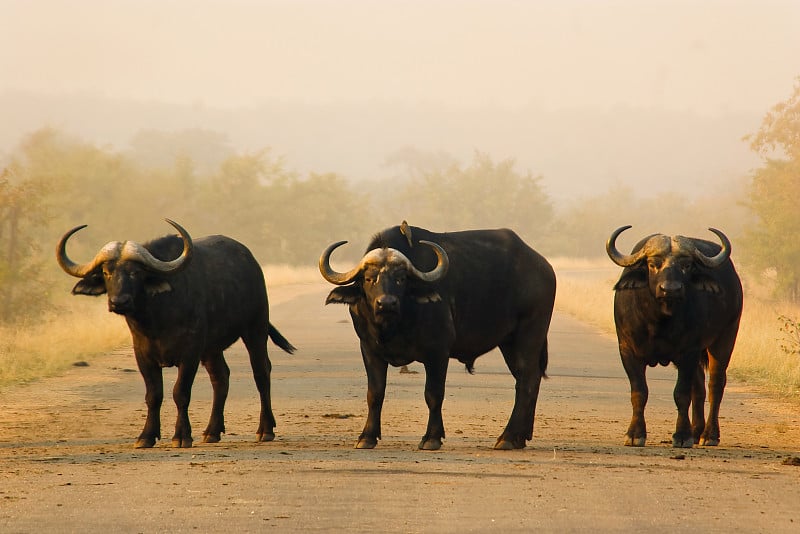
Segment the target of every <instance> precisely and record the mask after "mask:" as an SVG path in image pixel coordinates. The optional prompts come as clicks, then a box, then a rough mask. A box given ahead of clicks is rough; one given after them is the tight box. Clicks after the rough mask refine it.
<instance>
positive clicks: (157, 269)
mask: <svg viewBox="0 0 800 534" xmlns="http://www.w3.org/2000/svg"><path fill="white" fill-rule="evenodd" d="M167 222H168V223H169V224H171V225H172V226H173V227H175V229H176V230H177V231H178V232H179V233H180V237H178V236H176V235H170V236H166V237H162V238H160V239H156V240H154V241H151V242H149V243H145V244H144V245H140V244H138V243H135V242H132V241H125V242H124V243H120V242H118V241H112V242H110V243H108V244H107V245H105V246H104V247H103V248H102V249H100V252H98V253H97V255H96V256H95V257H94V259H93V260H92V261H90V262H89V263H86V264H83V265H78V264H75V263H73V262H72V261H71V260H70V259H69V258H68V257H67V254H66V244H67V240H68V239H69V238H70V236H72V234H74V233H75V232H77V231H78V230H81V229H82V228H85V225H84V226H78V227H76V228H73V229H72V230H70V231H69V232H67V233H66V234H64V236H63V237H62V238H61V240H60V241H59V243H58V246H57V247H56V258H57V259H58V264H59V265H60V266H61V268H62V269H63V270H64V271H65V272H66V273H67V274H70V275H72V276H75V277H77V278H80V279H81V280H80V281H79V282H78V283H77V284H76V285H75V287H74V288H73V289H72V293H73V294H75V295H102V294H103V293H108V309H109V311H111V312H114V313H118V314H120V315H124V316H125V320H126V321H127V323H128V327H129V328H130V331H131V337H132V339H133V350H134V353H135V354H136V363H137V364H138V366H139V371H140V372H141V373H142V377H144V382H145V388H146V394H145V402H146V404H147V420H146V421H145V424H144V429H143V430H142V433H141V435H140V436H139V438H138V439H137V440H136V445H135V446H136V447H137V448H142V447H152V446H153V445H155V442H156V439H159V438H161V417H160V408H161V402H162V400H163V398H164V383H163V377H162V373H161V368H162V367H172V366H177V367H178V378H177V381H176V382H175V387H174V389H173V391H172V397H173V399H174V400H175V404H176V405H177V407H178V419H177V422H176V423H175V435H174V436H173V437H172V445H173V446H175V447H191V446H192V431H191V426H190V424H189V412H188V409H189V399H190V397H191V393H192V383H193V382H194V378H195V375H196V374H197V368H198V366H199V364H200V363H201V362H202V364H203V366H204V367H205V368H206V371H208V375H209V377H210V378H211V385H212V387H213V391H214V399H213V404H212V407H211V418H210V419H209V422H208V427H207V428H206V429H205V431H204V432H203V441H204V442H207V443H215V442H218V441H219V440H220V434H222V433H223V432H225V420H224V415H223V412H224V408H225V400H226V398H227V397H228V387H229V378H230V369H229V368H228V365H227V364H226V363H225V357H224V356H223V353H222V351H223V350H225V349H226V348H228V347H229V346H230V345H231V344H233V343H234V342H235V341H236V340H237V339H239V338H241V339H242V341H243V342H244V344H245V346H246V347H247V351H248V353H249V354H250V365H251V367H252V369H253V377H254V378H255V381H256V386H257V387H258V392H259V395H260V396H261V417H260V420H259V426H258V432H257V436H258V440H259V441H271V440H273V439H274V437H275V434H274V432H273V429H274V427H275V417H274V416H273V414H272V406H271V401H270V371H271V369H272V365H271V363H270V361H269V357H268V356H267V337H269V338H271V339H272V341H273V342H274V343H275V344H276V345H278V346H279V347H280V348H282V349H283V350H285V351H286V352H289V353H291V352H293V351H294V350H295V348H294V347H293V346H292V345H291V343H289V342H288V341H287V340H286V339H285V338H284V337H283V336H282V335H281V334H280V332H278V330H277V329H276V328H275V327H274V326H272V324H270V322H269V307H268V304H267V290H266V285H265V283H264V275H263V273H262V272H261V267H260V266H259V265H258V263H257V262H256V260H255V258H253V255H252V254H251V253H250V251H249V250H248V249H247V248H246V247H245V246H244V245H242V244H241V243H238V242H237V241H234V240H233V239H230V238H228V237H225V236H219V235H217V236H209V237H204V238H201V239H198V240H196V241H194V242H193V241H192V238H191V237H190V236H189V234H188V233H187V232H186V230H184V229H183V228H182V227H181V226H180V225H179V224H177V223H175V222H173V221H170V220H169V219H167Z"/></svg>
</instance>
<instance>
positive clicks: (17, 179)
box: [0, 167, 50, 322]
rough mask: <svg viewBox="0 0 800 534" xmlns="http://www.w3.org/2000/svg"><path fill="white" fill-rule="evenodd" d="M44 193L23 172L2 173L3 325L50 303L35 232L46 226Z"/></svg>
mask: <svg viewBox="0 0 800 534" xmlns="http://www.w3.org/2000/svg"><path fill="white" fill-rule="evenodd" d="M42 200H43V194H42V190H41V189H40V188H39V187H38V186H37V184H35V183H33V182H32V181H31V180H29V179H28V178H27V177H26V176H24V170H23V169H18V168H14V167H10V168H6V169H4V170H3V171H2V173H0V322H9V321H12V320H15V319H19V318H22V317H25V316H27V315H30V314H33V313H36V312H38V311H40V310H42V309H44V308H45V306H46V305H47V304H46V303H47V302H48V293H49V289H50V286H49V283H48V282H47V280H46V279H45V277H44V276H43V273H42V271H43V269H42V266H43V260H42V258H41V257H40V254H39V253H40V251H41V246H40V243H39V240H37V239H34V238H33V237H32V229H34V228H37V227H40V226H42V225H43V223H44V219H45V215H44V213H45V212H44V209H43V202H42Z"/></svg>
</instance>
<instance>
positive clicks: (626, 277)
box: [614, 269, 647, 291]
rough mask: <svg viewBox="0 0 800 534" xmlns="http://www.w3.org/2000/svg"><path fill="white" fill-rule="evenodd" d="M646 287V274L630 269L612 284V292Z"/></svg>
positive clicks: (639, 270)
mask: <svg viewBox="0 0 800 534" xmlns="http://www.w3.org/2000/svg"><path fill="white" fill-rule="evenodd" d="M643 287H647V272H645V271H644V270H642V269H632V270H630V271H628V272H627V273H626V272H623V273H622V276H621V277H620V278H619V281H618V282H617V283H616V284H614V290H615V291H620V290H625V289H641V288H643Z"/></svg>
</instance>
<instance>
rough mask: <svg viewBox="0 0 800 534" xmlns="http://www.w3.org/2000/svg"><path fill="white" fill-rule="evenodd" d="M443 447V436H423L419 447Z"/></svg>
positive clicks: (433, 448)
mask: <svg viewBox="0 0 800 534" xmlns="http://www.w3.org/2000/svg"><path fill="white" fill-rule="evenodd" d="M441 448H442V440H441V438H428V439H425V438H423V439H422V441H420V442H419V449H420V450H421V451H438V450H439V449H441Z"/></svg>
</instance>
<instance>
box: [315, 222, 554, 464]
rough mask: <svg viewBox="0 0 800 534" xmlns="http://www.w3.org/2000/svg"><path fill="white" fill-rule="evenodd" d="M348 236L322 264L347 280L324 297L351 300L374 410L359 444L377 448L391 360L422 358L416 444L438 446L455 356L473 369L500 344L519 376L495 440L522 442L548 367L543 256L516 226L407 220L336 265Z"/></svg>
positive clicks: (549, 305)
mask: <svg viewBox="0 0 800 534" xmlns="http://www.w3.org/2000/svg"><path fill="white" fill-rule="evenodd" d="M412 235H413V238H412ZM344 243H346V241H340V242H338V243H334V244H332V245H331V246H329V247H328V248H327V250H325V251H324V252H323V253H322V256H321V257H320V260H319V266H320V271H321V272H322V275H323V277H324V278H325V279H326V280H327V281H328V282H331V283H332V284H336V285H340V286H343V287H339V288H336V289H334V290H333V291H331V293H330V295H329V296H328V298H327V301H326V304H327V303H331V302H336V303H343V304H348V305H349V307H350V316H351V318H352V320H353V326H354V328H355V331H356V333H357V334H358V337H359V338H360V340H361V355H362V357H363V360H364V366H365V368H366V371H367V384H368V389H367V404H368V407H369V414H368V416H367V422H366V424H365V425H364V430H363V431H362V432H361V435H360V436H359V438H358V442H357V444H356V448H362V449H369V448H373V447H375V446H376V445H377V442H378V439H380V437H381V408H382V405H383V399H384V393H385V391H386V375H387V367H388V365H389V364H391V365H393V366H402V365H406V364H409V363H411V362H413V361H417V362H422V364H423V365H424V366H425V373H426V379H425V402H426V403H427V405H428V410H429V415H428V426H427V429H426V431H425V435H424V436H423V437H422V440H421V441H420V444H419V448H420V449H426V450H436V449H439V448H440V447H441V444H442V439H443V438H444V437H445V431H444V423H443V422H442V402H443V400H444V390H445V378H446V374H447V365H448V361H449V359H450V358H456V359H457V360H458V361H460V362H462V363H464V364H465V365H466V367H467V369H468V370H470V371H472V369H473V365H474V362H475V360H476V359H477V358H478V356H480V355H482V354H484V353H486V352H488V351H490V350H492V349H493V348H495V347H499V348H500V350H501V352H502V354H503V357H504V358H505V361H506V364H507V365H508V368H509V369H510V370H511V373H512V374H513V375H514V378H515V379H516V397H515V401H514V409H513V411H512V413H511V417H510V419H509V421H508V424H507V426H506V428H505V430H504V431H503V433H502V434H501V435H500V437H499V438H498V439H497V442H496V444H495V448H496V449H519V448H523V447H525V442H526V440H529V439H532V437H533V419H534V414H535V411H536V400H537V398H538V395H539V385H540V382H541V379H542V377H544V376H545V370H546V368H547V331H548V328H549V326H550V317H551V314H552V311H553V301H554V299H555V291H556V280H555V274H554V273H553V269H552V267H551V266H550V265H549V264H548V263H547V261H546V260H545V259H544V258H543V257H542V256H540V255H539V254H538V253H537V252H536V251H534V250H533V249H532V248H530V247H529V246H528V245H526V244H525V243H524V242H523V241H522V240H521V239H520V238H519V237H518V236H517V235H516V234H515V233H514V232H512V231H511V230H475V231H465V232H452V233H433V232H429V231H428V230H424V229H422V228H416V227H412V228H409V227H407V226H405V225H404V226H401V227H398V226H395V227H393V228H389V229H387V230H384V231H382V232H380V233H379V234H377V235H376V236H375V237H374V238H373V239H372V241H371V242H370V244H369V246H368V247H367V253H366V255H364V256H363V258H362V259H361V261H360V262H359V264H358V266H356V267H355V268H354V269H352V270H351V271H349V272H347V273H337V272H335V271H333V269H332V268H331V266H330V255H331V253H332V252H333V250H334V249H336V248H337V247H339V246H340V245H342V244H344ZM348 284H351V285H348Z"/></svg>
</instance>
